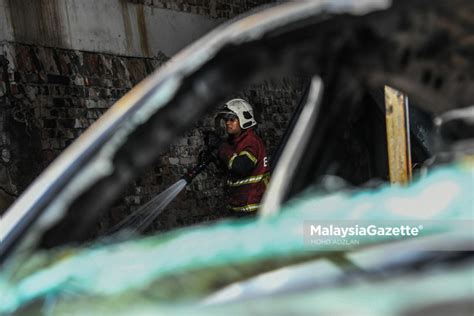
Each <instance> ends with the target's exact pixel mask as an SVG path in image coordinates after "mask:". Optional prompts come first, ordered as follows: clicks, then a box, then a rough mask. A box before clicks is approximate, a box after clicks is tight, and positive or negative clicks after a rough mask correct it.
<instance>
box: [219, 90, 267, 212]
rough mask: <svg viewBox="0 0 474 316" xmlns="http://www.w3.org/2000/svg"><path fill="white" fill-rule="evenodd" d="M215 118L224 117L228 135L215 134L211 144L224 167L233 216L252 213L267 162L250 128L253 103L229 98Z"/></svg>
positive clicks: (264, 182) (262, 189) (263, 183)
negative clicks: (219, 137)
mask: <svg viewBox="0 0 474 316" xmlns="http://www.w3.org/2000/svg"><path fill="white" fill-rule="evenodd" d="M217 118H218V119H222V120H224V121H225V128H226V132H227V135H228V137H227V139H226V140H225V141H219V140H220V139H218V138H216V137H215V138H214V140H212V141H210V143H211V144H210V147H213V149H215V150H217V156H218V159H219V160H220V162H221V163H222V165H223V166H224V168H225V169H226V173H227V192H228V204H229V211H230V212H231V214H233V215H235V216H244V215H248V214H255V212H256V211H257V210H258V207H259V206H260V201H261V199H262V196H263V194H264V192H265V189H266V186H267V184H268V180H269V173H268V170H269V166H268V158H267V154H266V150H265V145H264V143H263V141H262V139H261V138H260V137H259V136H257V134H255V132H254V130H253V127H254V126H255V125H257V122H256V120H255V117H254V112H253V109H252V106H251V105H250V104H249V103H248V102H247V101H245V100H242V99H232V100H230V101H228V102H227V103H226V104H225V107H224V109H223V110H221V111H220V112H219V113H218V114H217Z"/></svg>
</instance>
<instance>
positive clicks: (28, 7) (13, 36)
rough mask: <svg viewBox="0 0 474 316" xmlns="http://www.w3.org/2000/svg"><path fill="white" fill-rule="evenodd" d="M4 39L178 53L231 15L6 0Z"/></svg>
mask: <svg viewBox="0 0 474 316" xmlns="http://www.w3.org/2000/svg"><path fill="white" fill-rule="evenodd" d="M0 8H1V13H0V27H1V30H0V41H15V42H19V43H25V44H33V45H42V46H49V47H59V48H65V49H73V50H83V51H89V52H100V53H110V54H116V55H124V56H140V57H152V56H156V55H158V54H164V55H166V56H168V57H169V56H172V55H174V54H176V53H177V52H178V51H179V50H180V49H182V48H184V47H185V46H186V45H187V44H189V43H191V42H193V41H194V40H196V39H197V38H199V37H201V36H202V35H203V34H205V33H207V32H208V31H209V30H211V29H213V28H215V27H216V26H217V25H219V24H220V23H222V22H223V21H225V20H224V19H222V18H220V19H216V18H212V17H209V16H203V15H198V14H194V13H187V12H177V11H172V10H166V9H162V8H159V7H155V6H147V5H141V4H135V3H132V2H130V1H127V0H80V1H78V0H0Z"/></svg>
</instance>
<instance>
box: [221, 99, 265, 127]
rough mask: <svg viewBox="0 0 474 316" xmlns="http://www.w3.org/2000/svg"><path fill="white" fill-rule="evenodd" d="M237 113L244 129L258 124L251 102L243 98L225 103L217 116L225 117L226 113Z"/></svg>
mask: <svg viewBox="0 0 474 316" xmlns="http://www.w3.org/2000/svg"><path fill="white" fill-rule="evenodd" d="M229 114H230V115H236V116H237V118H238V119H239V124H240V127H241V128H242V129H247V128H250V127H252V126H255V125H257V121H255V116H254V114H253V109H252V106H251V105H250V103H248V102H247V101H245V100H242V99H232V100H230V101H228V102H227V103H226V104H225V107H224V109H223V110H222V111H220V112H219V113H218V114H217V116H218V117H225V116H226V115H229Z"/></svg>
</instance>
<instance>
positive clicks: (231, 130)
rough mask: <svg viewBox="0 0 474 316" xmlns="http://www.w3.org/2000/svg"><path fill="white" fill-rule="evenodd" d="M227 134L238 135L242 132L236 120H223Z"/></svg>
mask: <svg viewBox="0 0 474 316" xmlns="http://www.w3.org/2000/svg"><path fill="white" fill-rule="evenodd" d="M225 127H226V131H227V134H229V135H239V134H240V133H241V132H242V129H241V128H240V124H239V119H238V118H228V119H226V120H225Z"/></svg>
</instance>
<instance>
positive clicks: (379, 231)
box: [310, 224, 423, 238]
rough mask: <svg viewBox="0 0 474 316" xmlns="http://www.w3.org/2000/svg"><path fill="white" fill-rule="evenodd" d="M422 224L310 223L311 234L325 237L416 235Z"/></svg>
mask: <svg viewBox="0 0 474 316" xmlns="http://www.w3.org/2000/svg"><path fill="white" fill-rule="evenodd" d="M422 229H423V226H421V225H420V226H414V227H413V226H410V225H400V226H377V225H367V226H359V225H354V226H349V227H341V226H337V225H332V224H331V225H310V235H311V236H327V237H341V238H346V237H354V236H418V234H419V233H420V230H422Z"/></svg>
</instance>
